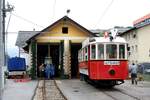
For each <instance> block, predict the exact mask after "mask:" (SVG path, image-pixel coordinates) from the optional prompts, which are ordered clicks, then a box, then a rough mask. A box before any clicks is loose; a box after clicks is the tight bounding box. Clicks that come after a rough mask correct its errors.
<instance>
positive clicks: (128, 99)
mask: <svg viewBox="0 0 150 100" xmlns="http://www.w3.org/2000/svg"><path fill="white" fill-rule="evenodd" d="M102 93H103V94H105V95H107V96H109V97H110V98H112V99H113V100H141V99H140V98H138V97H136V96H133V95H131V94H128V93H126V92H125V91H123V90H119V89H112V90H102Z"/></svg>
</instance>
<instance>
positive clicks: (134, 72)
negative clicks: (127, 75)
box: [131, 63, 137, 85]
mask: <svg viewBox="0 0 150 100" xmlns="http://www.w3.org/2000/svg"><path fill="white" fill-rule="evenodd" d="M131 82H132V84H134V83H135V84H136V85H137V65H135V64H134V63H132V65H131Z"/></svg>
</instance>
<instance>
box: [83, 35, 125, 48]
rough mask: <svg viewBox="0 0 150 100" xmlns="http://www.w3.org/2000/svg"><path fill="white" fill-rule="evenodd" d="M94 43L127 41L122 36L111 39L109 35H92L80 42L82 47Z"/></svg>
mask: <svg viewBox="0 0 150 100" xmlns="http://www.w3.org/2000/svg"><path fill="white" fill-rule="evenodd" d="M94 43H127V42H126V41H125V39H124V38H122V37H115V38H114V39H112V40H111V39H110V37H92V38H87V39H86V40H84V41H83V42H82V48H83V47H85V46H87V45H90V44H94Z"/></svg>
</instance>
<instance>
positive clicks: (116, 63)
mask: <svg viewBox="0 0 150 100" xmlns="http://www.w3.org/2000/svg"><path fill="white" fill-rule="evenodd" d="M104 65H120V61H104Z"/></svg>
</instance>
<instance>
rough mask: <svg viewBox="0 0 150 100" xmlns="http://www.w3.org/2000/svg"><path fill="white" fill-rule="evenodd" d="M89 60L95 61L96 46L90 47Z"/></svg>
mask: <svg viewBox="0 0 150 100" xmlns="http://www.w3.org/2000/svg"><path fill="white" fill-rule="evenodd" d="M91 59H96V46H95V44H94V45H91Z"/></svg>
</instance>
